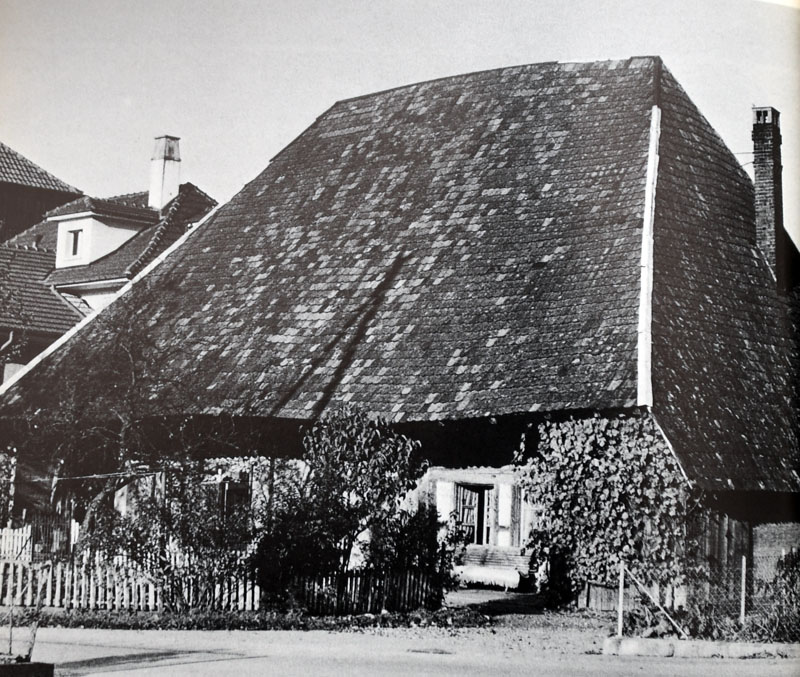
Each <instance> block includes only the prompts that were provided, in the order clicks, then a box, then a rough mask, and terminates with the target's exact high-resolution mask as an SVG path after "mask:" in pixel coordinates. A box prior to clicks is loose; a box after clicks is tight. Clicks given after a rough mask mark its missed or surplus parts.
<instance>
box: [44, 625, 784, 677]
mask: <svg viewBox="0 0 800 677" xmlns="http://www.w3.org/2000/svg"><path fill="white" fill-rule="evenodd" d="M534 632H535V631H534ZM522 639H524V635H522ZM33 658H34V660H38V661H45V662H52V663H55V664H56V675H59V676H61V677H66V676H78V675H114V676H116V677H122V676H123V675H131V676H132V675H141V676H145V675H149V676H159V675H163V676H167V675H169V676H170V677H172V676H175V677H180V676H184V675H185V676H189V675H192V676H196V675H235V676H236V677H245V676H248V675H289V676H293V675H297V676H302V677H308V676H309V675H355V676H362V675H363V676H367V675H493V676H496V675H577V676H581V675H587V676H588V675H597V676H603V675H645V674H646V675H648V677H656V676H660V675H665V676H666V675H669V676H672V675H689V676H692V675H697V676H700V675H702V676H703V677H706V676H708V675H725V677H737V676H739V675H742V676H744V675H748V676H749V675H764V676H766V677H769V676H771V675H775V676H778V675H781V676H787V677H788V676H789V675H792V676H797V675H800V662H798V661H790V660H787V659H764V658H759V659H749V660H722V659H675V658H662V659H659V658H637V657H616V656H603V655H600V654H599V653H595V652H594V651H592V652H590V653H586V652H582V653H574V652H570V651H564V650H562V649H561V648H560V647H559V644H558V638H555V639H554V640H553V641H552V642H549V643H547V644H546V645H545V646H544V648H543V645H542V644H541V643H537V642H530V643H526V642H524V641H521V640H520V639H517V640H515V642H509V641H508V638H507V637H505V636H504V635H503V633H502V631H498V632H496V633H492V632H491V631H489V632H487V631H485V630H483V631H479V630H472V629H464V630H452V631H442V630H436V629H429V630H427V631H420V630H419V629H417V631H415V632H411V631H408V630H407V629H405V630H404V629H398V630H389V629H386V630H377V631H368V632H345V633H329V632H323V631H310V632H300V631H297V632H294V631H293V632H288V631H275V632H245V631H232V632H227V631H217V632H209V631H129V630H85V629H58V628H43V629H41V630H40V631H39V637H38V639H37V642H36V647H35V650H34V656H33Z"/></svg>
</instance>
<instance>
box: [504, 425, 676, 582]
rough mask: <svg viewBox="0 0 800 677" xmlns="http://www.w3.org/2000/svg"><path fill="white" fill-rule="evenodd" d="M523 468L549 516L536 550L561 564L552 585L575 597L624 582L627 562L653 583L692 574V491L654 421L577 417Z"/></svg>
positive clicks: (526, 456) (524, 459)
mask: <svg viewBox="0 0 800 677" xmlns="http://www.w3.org/2000/svg"><path fill="white" fill-rule="evenodd" d="M515 463H516V465H517V474H518V478H519V481H520V484H521V486H522V487H523V489H524V491H525V493H526V496H527V499H528V500H529V501H530V502H531V503H532V504H534V505H536V506H538V508H539V510H540V511H541V517H542V520H541V524H540V525H539V527H538V528H537V529H536V530H534V531H533V533H532V534H531V542H530V545H531V546H532V548H533V550H534V554H535V556H537V557H538V558H539V560H540V561H543V560H546V559H549V560H550V562H551V582H553V583H556V584H558V582H559V578H560V577H566V578H561V583H562V584H563V585H565V586H566V587H567V590H566V591H564V592H567V593H574V592H575V591H576V590H577V589H578V587H579V586H580V585H582V583H584V582H585V581H587V580H595V581H604V582H607V583H610V582H611V581H613V580H615V578H616V575H617V571H618V565H619V561H620V559H623V560H624V561H625V563H626V565H627V566H628V567H629V568H631V570H632V571H634V573H635V574H636V575H637V576H638V577H639V578H641V579H643V580H644V581H645V582H646V583H676V582H678V581H679V580H680V577H681V575H682V571H683V559H684V558H683V554H684V545H685V544H684V538H685V527H686V515H687V491H686V490H687V486H686V483H685V480H684V478H683V476H682V474H681V471H680V468H679V466H678V462H677V460H676V459H675V457H674V455H673V454H672V452H671V450H670V449H669V448H668V447H667V445H666V443H665V441H664V440H663V436H662V435H661V434H660V432H659V431H658V430H657V428H656V425H655V423H654V421H653V420H652V418H651V417H650V416H649V415H641V416H610V417H606V418H604V417H600V416H592V417H588V418H583V419H575V418H572V417H570V418H569V419H567V420H563V421H546V422H543V423H541V424H540V425H539V426H538V446H537V447H536V448H535V449H531V450H528V449H526V437H523V440H522V445H521V448H520V451H519V453H518V454H517V457H516V460H515Z"/></svg>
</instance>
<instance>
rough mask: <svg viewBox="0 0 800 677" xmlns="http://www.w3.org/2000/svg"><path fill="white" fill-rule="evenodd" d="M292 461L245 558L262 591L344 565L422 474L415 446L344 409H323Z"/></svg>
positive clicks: (278, 482) (283, 470)
mask: <svg viewBox="0 0 800 677" xmlns="http://www.w3.org/2000/svg"><path fill="white" fill-rule="evenodd" d="M303 446H304V453H303V456H302V462H301V463H299V464H294V465H293V464H291V463H285V464H284V465H283V466H282V467H281V468H280V472H279V473H278V475H279V478H278V479H277V480H275V481H272V482H271V483H270V492H271V496H272V498H271V500H270V502H269V504H268V510H267V514H266V515H265V518H264V519H263V520H262V522H263V531H262V534H261V537H260V540H259V543H258V546H257V549H256V553H255V556H254V557H253V559H252V565H253V566H254V568H255V569H256V571H257V572H258V576H259V583H260V585H261V586H262V589H263V590H266V591H273V592H275V593H280V592H282V591H285V590H286V588H287V586H288V583H289V581H291V579H292V578H293V577H294V576H296V575H301V574H304V575H307V574H327V573H332V572H335V571H340V572H343V571H345V570H346V569H347V567H348V566H349V564H350V561H351V555H352V554H353V548H354V546H355V545H356V542H357V541H358V539H359V538H363V536H364V534H365V533H366V532H367V531H368V530H373V529H380V528H381V527H382V526H383V525H385V524H387V523H388V522H389V521H391V520H393V519H395V518H396V516H397V514H398V512H399V510H400V502H401V500H402V499H403V498H404V496H405V495H406V493H407V492H408V491H409V490H411V489H412V488H413V487H414V485H415V483H416V480H417V479H418V478H419V477H420V475H421V474H422V471H423V466H422V465H421V464H420V463H418V462H417V461H416V459H415V458H414V455H415V452H416V451H417V450H418V449H419V443H418V442H416V441H413V440H410V439H408V438H407V437H405V436H403V435H399V434H397V433H395V432H394V431H393V430H392V429H391V427H390V426H389V424H388V423H387V422H386V421H385V420H384V419H382V418H376V419H372V418H370V417H369V416H368V415H367V414H366V413H364V412H362V411H359V410H357V409H354V408H352V407H344V408H341V409H336V410H333V411H331V412H329V413H326V414H324V415H323V416H322V417H321V418H320V419H318V420H317V421H316V422H315V423H314V424H313V426H312V427H311V428H310V429H309V430H307V431H306V433H305V437H304V439H303Z"/></svg>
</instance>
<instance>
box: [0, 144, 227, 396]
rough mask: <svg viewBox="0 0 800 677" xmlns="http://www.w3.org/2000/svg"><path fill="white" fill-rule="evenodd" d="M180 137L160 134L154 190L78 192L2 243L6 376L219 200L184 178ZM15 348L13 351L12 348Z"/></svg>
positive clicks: (1, 353) (0, 310) (99, 304)
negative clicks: (96, 195)
mask: <svg viewBox="0 0 800 677" xmlns="http://www.w3.org/2000/svg"><path fill="white" fill-rule="evenodd" d="M179 163H180V153H179V148H178V139H177V138H176V137H168V136H165V137H159V138H158V139H157V140H156V148H155V152H154V154H153V159H152V161H151V187H150V190H149V191H144V192H140V193H131V194H129V195H120V196H116V197H111V198H106V199H97V198H92V197H88V196H83V197H79V198H77V199H74V200H72V201H70V202H68V203H66V204H64V205H61V206H60V207H57V208H55V209H53V210H51V211H49V212H47V215H46V218H45V220H43V221H41V222H40V223H38V224H36V225H34V226H32V227H31V228H28V229H27V230H25V231H23V232H22V233H19V234H17V235H15V236H14V237H12V238H11V239H10V240H8V242H5V243H2V244H0V281H1V280H3V277H4V276H5V278H6V279H7V281H8V284H6V285H3V284H1V283H0V289H2V291H0V294H2V296H0V340H2V343H0V365H2V366H3V368H4V371H3V380H4V381H5V380H6V379H8V378H9V377H10V376H11V375H12V374H14V373H15V372H16V371H18V370H19V369H20V368H21V366H22V365H24V364H26V363H27V362H28V361H30V360H31V359H32V358H33V357H34V356H35V355H37V354H38V353H40V352H41V351H42V350H43V349H44V348H46V347H47V346H48V345H50V344H51V343H52V342H53V341H54V340H56V339H57V338H59V337H60V336H61V335H63V334H64V333H65V332H66V331H67V330H69V329H70V328H72V327H73V326H74V325H75V324H77V323H78V322H79V321H80V320H81V319H83V318H84V317H85V316H86V315H88V314H89V313H91V312H93V311H96V310H100V309H102V308H103V307H105V305H106V304H107V303H108V302H109V301H110V300H111V298H112V297H113V296H114V294H115V293H116V292H117V291H118V290H119V289H120V288H121V287H122V286H123V285H124V284H126V283H127V282H128V281H129V280H130V279H131V278H132V277H133V276H135V275H136V274H137V273H138V272H139V271H140V270H141V269H142V268H143V267H144V266H145V265H147V264H148V263H150V262H151V261H152V260H153V259H154V258H155V257H156V256H158V255H159V254H161V253H162V252H163V251H164V250H166V249H167V248H168V247H169V246H170V245H172V243H173V242H175V240H177V239H178V238H179V237H180V236H181V235H183V234H184V233H185V232H186V230H187V229H188V228H190V227H191V226H192V225H193V224H194V223H196V222H197V221H199V220H200V219H201V218H202V217H203V216H205V215H206V214H207V213H208V212H209V211H210V210H211V209H212V208H213V207H214V206H215V205H216V202H215V201H214V200H212V199H211V198H210V197H209V196H208V195H206V194H205V193H203V191H201V190H200V189H199V188H197V187H196V186H194V185H193V184H191V183H184V184H183V185H181V184H180V182H179V176H180V172H179ZM12 351H13V352H12Z"/></svg>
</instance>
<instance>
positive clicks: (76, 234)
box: [67, 230, 83, 256]
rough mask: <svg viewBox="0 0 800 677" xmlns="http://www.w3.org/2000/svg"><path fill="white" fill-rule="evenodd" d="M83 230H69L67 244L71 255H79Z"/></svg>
mask: <svg viewBox="0 0 800 677" xmlns="http://www.w3.org/2000/svg"><path fill="white" fill-rule="evenodd" d="M82 232H83V230H70V231H69V232H68V240H67V246H68V247H69V255H70V256H77V255H78V252H79V251H80V242H81V233H82Z"/></svg>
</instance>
